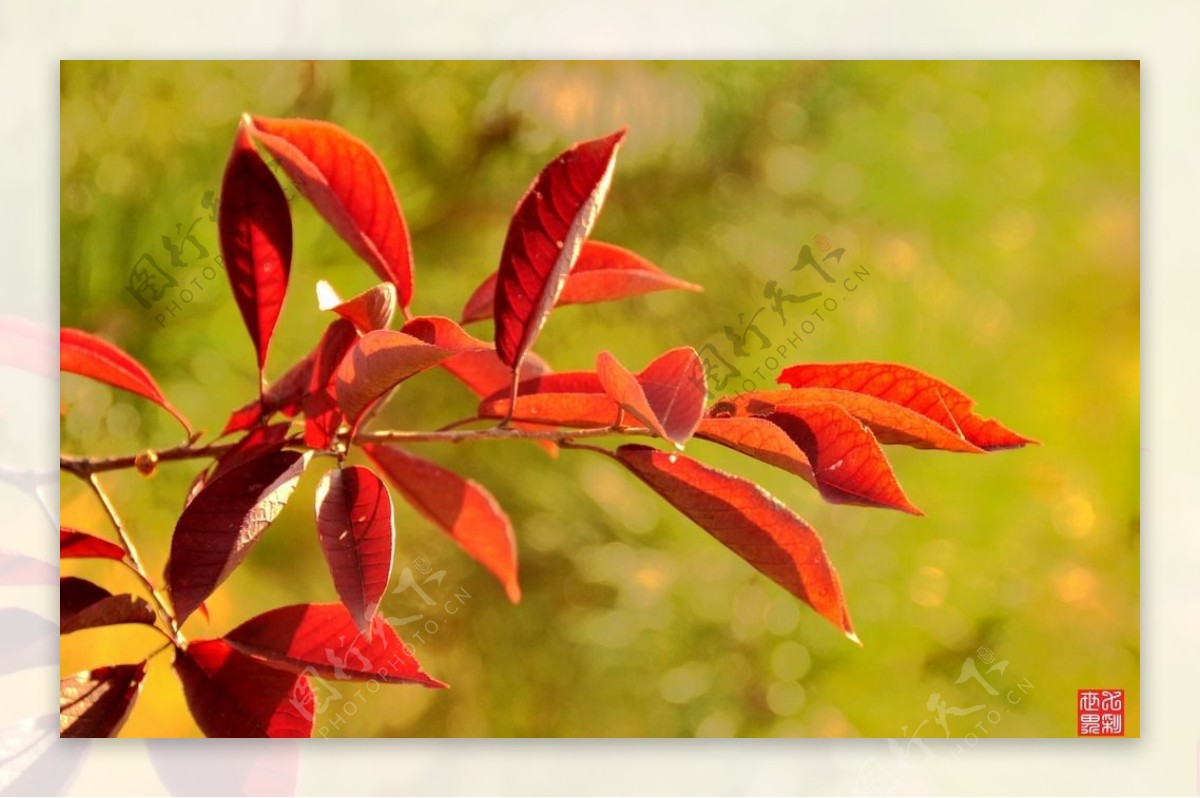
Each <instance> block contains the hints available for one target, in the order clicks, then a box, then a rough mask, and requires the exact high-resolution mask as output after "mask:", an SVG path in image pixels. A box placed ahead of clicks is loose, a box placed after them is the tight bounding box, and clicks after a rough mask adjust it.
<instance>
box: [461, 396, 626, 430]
mask: <svg viewBox="0 0 1200 798" xmlns="http://www.w3.org/2000/svg"><path fill="white" fill-rule="evenodd" d="M511 406H512V402H511V401H510V400H509V399H508V398H507V397H505V398H503V399H490V400H484V401H483V402H481V403H480V404H479V411H478V412H479V416H480V418H508V417H509V407H511ZM620 411H621V408H620V407H619V406H618V405H617V403H616V402H614V401H613V400H612V399H610V398H609V397H608V395H607V394H602V393H534V394H529V395H528V396H518V397H517V404H516V408H515V410H513V412H512V419H513V420H514V421H519V422H522V423H527V424H537V425H540V426H543V427H546V426H549V427H580V428H598V427H611V426H612V425H613V424H616V423H617V419H618V418H619V417H620Z"/></svg>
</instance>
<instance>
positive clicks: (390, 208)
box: [252, 116, 413, 315]
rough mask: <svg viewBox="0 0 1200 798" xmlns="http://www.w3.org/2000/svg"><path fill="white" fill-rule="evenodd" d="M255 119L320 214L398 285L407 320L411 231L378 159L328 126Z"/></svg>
mask: <svg viewBox="0 0 1200 798" xmlns="http://www.w3.org/2000/svg"><path fill="white" fill-rule="evenodd" d="M252 120H253V124H254V136H255V138H257V139H258V140H259V142H261V143H262V145H263V146H264V147H266V148H267V149H268V150H270V151H271V153H272V154H273V155H274V156H275V157H276V158H278V159H279V163H280V164H281V165H282V166H283V169H284V171H285V172H287V174H288V177H290V178H291V180H292V182H293V183H295V184H296V188H298V189H299V190H300V191H301V192H302V193H303V194H304V196H306V197H308V200H309V202H311V203H312V205H313V207H314V208H316V210H317V213H319V214H321V216H323V217H324V218H325V221H327V222H329V224H330V225H331V226H332V227H333V229H334V230H335V231H337V234H338V235H340V236H341V237H342V238H343V239H344V240H345V242H346V243H347V244H349V245H350V248H351V249H353V250H354V252H355V253H356V254H357V255H358V256H359V257H360V258H362V259H363V260H364V261H366V262H367V265H369V266H370V267H371V268H372V269H373V270H374V271H375V273H376V274H377V275H379V279H381V280H386V281H388V282H390V283H392V284H393V285H395V286H396V295H397V297H398V298H399V300H400V307H402V308H404V310H405V314H406V315H407V312H408V306H409V304H410V303H411V302H412V294H413V278H412V250H411V247H410V245H409V240H408V227H407V225H405V223H404V215H403V214H402V213H401V211H400V203H399V201H398V200H397V199H396V192H395V190H394V189H393V188H392V181H391V180H390V179H389V178H388V175H387V172H385V171H384V169H383V165H382V164H381V163H380V162H379V158H378V156H376V155H375V153H374V152H372V151H371V148H370V147H368V146H367V145H366V144H365V143H364V142H363V141H362V140H361V139H358V138H356V137H355V136H352V135H350V134H349V133H347V132H346V131H345V130H343V129H342V128H340V127H338V126H337V125H333V124H330V123H328V122H316V121H312V120H308V119H268V118H266V117H261V116H256V117H253V118H252Z"/></svg>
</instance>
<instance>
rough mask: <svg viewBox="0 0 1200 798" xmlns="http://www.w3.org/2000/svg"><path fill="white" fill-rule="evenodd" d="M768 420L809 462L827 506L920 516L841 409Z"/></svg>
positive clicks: (819, 408)
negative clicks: (785, 434)
mask: <svg viewBox="0 0 1200 798" xmlns="http://www.w3.org/2000/svg"><path fill="white" fill-rule="evenodd" d="M767 420H768V421H770V422H771V423H772V424H775V425H776V426H777V427H779V428H780V429H782V430H783V431H784V432H785V433H787V436H788V437H789V438H791V439H792V440H793V441H794V442H795V443H796V445H797V446H798V447H800V449H801V450H802V451H803V452H804V454H805V455H806V456H807V457H808V461H809V462H810V463H811V464H812V467H813V476H815V477H816V480H817V489H818V490H819V491H820V492H821V496H822V497H823V498H824V499H825V500H826V501H828V502H832V503H834V504H860V505H863V506H865V507H890V508H892V509H895V510H903V511H904V512H906V513H912V514H913V515H921V514H922V513H921V511H920V510H918V509H917V508H916V507H914V506H913V505H912V503H911V502H910V501H909V500H908V497H907V496H905V495H904V491H903V489H901V487H900V483H898V482H897V481H896V474H895V473H894V472H893V471H892V466H891V464H889V463H888V459H887V456H886V455H884V453H883V449H881V448H879V442H878V441H876V440H875V436H874V435H872V434H871V431H870V430H868V429H867V428H866V427H864V426H863V425H862V422H860V421H858V420H857V419H856V418H854V416H852V415H850V414H849V413H847V412H846V411H845V410H843V409H842V408H840V407H838V406H837V405H835V404H828V403H827V404H807V405H790V406H787V407H780V408H778V409H777V410H776V412H774V413H772V414H771V415H770V416H767Z"/></svg>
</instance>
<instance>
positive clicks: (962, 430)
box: [779, 362, 1036, 450]
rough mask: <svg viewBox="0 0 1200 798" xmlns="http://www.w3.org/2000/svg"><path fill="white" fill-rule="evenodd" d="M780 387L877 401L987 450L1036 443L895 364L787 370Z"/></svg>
mask: <svg viewBox="0 0 1200 798" xmlns="http://www.w3.org/2000/svg"><path fill="white" fill-rule="evenodd" d="M779 382H780V383H782V384H784V385H790V386H792V387H793V388H840V389H842V390H845V391H855V392H857V393H864V394H868V395H870V396H876V397H879V398H880V399H883V400H886V401H888V402H892V403H893V404H897V405H900V406H902V407H907V408H908V409H909V410H914V411H916V412H917V413H920V414H921V415H923V416H927V417H928V418H931V419H933V420H934V421H936V422H937V423H938V424H941V425H942V426H943V427H945V428H946V429H948V430H950V431H952V432H955V433H957V434H959V435H961V436H962V437H964V438H966V439H967V440H968V441H970V442H971V443H973V444H974V445H976V446H978V447H979V448H981V449H987V450H992V449H1008V448H1013V447H1018V446H1024V445H1025V444H1028V443H1036V441H1034V440H1033V439H1032V438H1026V437H1024V436H1023V435H1018V434H1017V433H1015V432H1013V431H1012V430H1010V429H1008V428H1007V427H1005V426H1004V425H1002V424H1000V423H999V422H998V421H995V420H993V419H985V418H981V417H980V416H977V415H975V414H974V413H972V412H971V408H972V407H973V406H974V404H975V401H974V400H973V399H971V397H969V396H967V395H966V394H965V393H963V392H962V391H960V390H958V389H957V388H952V387H951V386H949V385H947V384H946V383H944V382H942V381H941V380H938V379H935V378H933V377H931V376H929V375H928V374H925V373H923V372H920V371H917V370H916V369H913V368H909V367H907V366H900V365H896V364H895V363H874V362H862V363H807V364H804V365H799V366H792V367H790V368H786V369H784V370H783V371H782V372H781V373H780V375H779Z"/></svg>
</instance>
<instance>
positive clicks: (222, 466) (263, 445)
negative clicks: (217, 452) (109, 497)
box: [183, 422, 291, 609]
mask: <svg viewBox="0 0 1200 798" xmlns="http://www.w3.org/2000/svg"><path fill="white" fill-rule="evenodd" d="M290 429H291V424H289V423H287V422H281V423H279V424H271V425H269V426H266V427H255V428H254V429H252V430H250V432H248V433H246V434H245V435H244V436H242V438H241V439H240V440H239V441H238V442H237V443H235V444H233V446H232V447H230V448H229V449H227V450H226V451H225V453H224V454H222V455H221V456H220V457H218V458H217V460H216V462H215V463H214V464H213V465H212V467H211V468H210V469H204V470H202V471H201V472H200V473H199V474H197V475H196V478H195V479H193V480H192V484H191V487H190V488H188V493H187V497H186V498H185V499H184V501H183V506H184V507H187V506H188V505H189V504H191V503H192V499H194V498H196V496H197V495H199V493H200V491H202V490H204V486H205V485H207V484H209V483H210V482H212V481H213V480H214V479H216V478H217V477H219V476H221V475H222V474H224V473H225V472H226V471H229V470H230V469H232V468H234V467H236V466H239V465H241V464H242V463H246V462H249V461H250V460H253V459H255V458H257V457H262V456H263V455H264V454H268V453H270V452H277V451H279V450H280V449H282V448H283V445H284V441H285V440H286V439H287V436H288V431H289V430H290ZM202 609H203V608H202Z"/></svg>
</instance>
